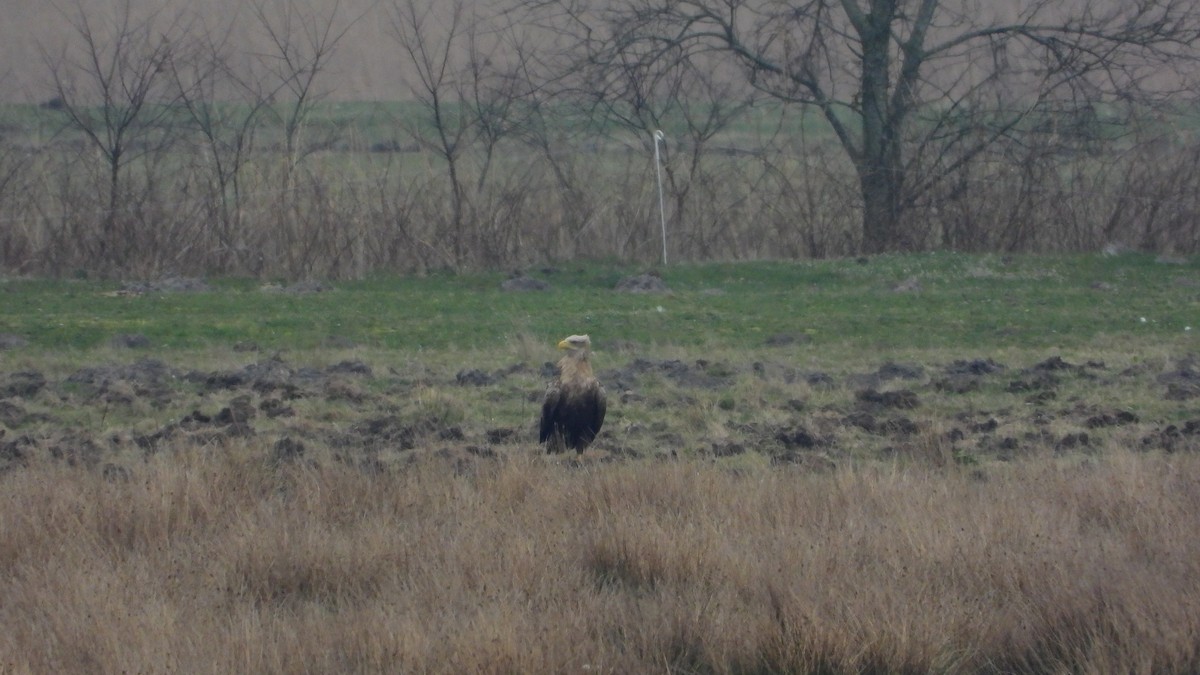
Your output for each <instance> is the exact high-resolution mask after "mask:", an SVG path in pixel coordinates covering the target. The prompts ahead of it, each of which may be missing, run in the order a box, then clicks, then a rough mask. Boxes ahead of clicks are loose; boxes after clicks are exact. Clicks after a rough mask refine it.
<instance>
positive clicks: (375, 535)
mask: <svg viewBox="0 0 1200 675" xmlns="http://www.w3.org/2000/svg"><path fill="white" fill-rule="evenodd" d="M268 454H269V448H267V447H264V445H263V444H262V443H260V442H258V441H254V440H249V441H247V440H235V441H230V442H226V443H222V444H220V445H217V446H213V447H207V448H196V449H190V450H182V451H179V452H175V453H170V454H164V455H159V456H157V457H153V458H151V459H149V460H148V461H147V462H146V463H145V465H144V466H143V467H141V468H139V469H138V470H136V471H134V472H131V473H129V474H110V475H105V474H103V473H101V472H98V471H95V472H93V471H86V470H81V469H78V468H71V467H68V466H64V465H61V464H44V465H38V466H35V467H30V468H28V469H26V470H22V471H18V472H10V473H7V474H5V475H4V476H3V477H2V478H0V488H2V490H0V494H2V495H3V497H2V499H3V500H4V504H3V508H2V509H0V531H3V532H4V538H3V542H2V544H0V566H2V569H3V575H2V576H0V597H3V598H4V599H5V601H4V603H3V605H0V627H2V628H3V630H2V631H0V669H2V670H3V671H4V672H11V673H47V672H56V673H102V672H103V673H116V672H126V673H136V672H187V673H192V672H195V673H201V672H205V673H231V672H256V673H305V672H307V673H330V672H444V673H463V672H478V673H534V672H542V673H559V672H563V673H565V672H604V673H652V672H672V673H750V672H762V673H767V672H847V673H850V672H879V673H883V672H889V673H896V672H911V673H917V672H995V673H1009V672H1031V673H1032V672H1036V673H1055V672H1131V673H1133V672H1137V673H1151V672H1153V673H1187V672H1196V670H1197V669H1198V668H1200V653H1198V652H1197V646H1198V645H1200V618H1198V617H1200V611H1198V609H1200V540H1198V539H1197V538H1196V537H1195V536H1194V533H1195V532H1196V531H1197V528H1198V527H1200V458H1198V457H1197V456H1196V455H1194V454H1188V455H1181V456H1178V455H1177V456H1165V455H1159V454H1149V455H1135V454H1130V453H1125V452H1113V453H1107V454H1105V455H1104V457H1103V458H1101V459H1098V460H1094V461H1088V462H1084V463H1078V462H1067V463H1061V462H1058V461H1055V460H1053V459H1046V460H1037V461H1029V462H1023V463H1019V464H1016V465H1012V466H1006V467H1004V468H1002V469H1000V470H996V471H989V472H987V473H986V474H981V473H979V472H973V471H970V470H966V469H957V468H951V469H929V468H908V469H900V468H887V467H878V466H876V467H871V468H859V469H850V470H845V471H838V472H836V473H834V474H831V475H826V474H813V473H809V472H806V471H803V470H800V469H762V470H748V471H734V470H730V469H729V468H728V467H722V466H720V465H716V464H713V463H711V462H703V461H662V462H639V463H616V464H604V463H593V462H588V461H585V462H583V463H575V462H561V461H553V460H549V461H548V460H544V459H541V458H534V457H531V456H529V455H527V454H522V453H517V454H513V455H505V456H503V457H502V458H501V459H499V460H498V461H487V462H476V463H471V464H469V465H461V464H460V465H459V466H458V470H457V471H456V470H454V469H453V467H452V465H451V464H450V463H449V462H445V461H441V460H438V459H430V460H428V461H422V462H418V463H415V464H413V465H411V466H410V467H409V468H408V469H406V470H404V471H395V472H391V471H388V472H383V473H374V472H367V471H363V470H361V469H360V468H355V467H350V466H346V465H344V464H337V463H333V464H319V463H312V464H305V463H289V464H283V465H275V464H272V463H269V462H266V461H264V459H263V458H264V456H266V455H268Z"/></svg>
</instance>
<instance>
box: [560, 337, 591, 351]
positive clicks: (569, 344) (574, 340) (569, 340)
mask: <svg viewBox="0 0 1200 675" xmlns="http://www.w3.org/2000/svg"><path fill="white" fill-rule="evenodd" d="M558 348H559V349H564V350H566V351H568V352H570V353H576V352H588V351H590V350H591V348H592V339H591V338H590V337H588V336H586V335H572V336H570V337H565V338H563V339H562V340H561V341H560V342H559V343H558Z"/></svg>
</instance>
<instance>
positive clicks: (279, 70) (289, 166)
mask: <svg viewBox="0 0 1200 675" xmlns="http://www.w3.org/2000/svg"><path fill="white" fill-rule="evenodd" d="M251 6H252V11H253V14H254V17H255V19H256V24H257V27H258V28H259V29H260V30H261V31H262V34H263V36H264V37H265V38H266V41H267V43H268V44H269V49H268V50H267V52H266V53H263V54H259V55H257V58H258V60H259V62H260V63H261V64H262V65H263V68H264V70H265V71H266V72H267V75H266V76H265V78H266V79H265V80H263V81H266V82H268V85H267V90H268V91H269V92H270V94H269V95H268V96H267V101H266V102H267V105H266V106H265V107H264V108H263V110H262V111H263V114H268V115H272V116H274V117H275V118H276V119H277V122H278V123H279V124H280V126H281V127H282V129H283V137H284V152H285V162H284V167H283V190H282V192H281V203H280V205H279V209H278V214H277V215H278V219H279V220H278V230H277V237H276V238H277V243H279V244H281V245H283V246H284V247H285V251H284V254H285V256H286V257H287V258H288V263H287V268H288V270H289V272H290V273H291V274H293V275H307V273H308V272H307V270H306V269H302V268H306V267H307V266H308V265H309V264H310V262H311V257H312V256H311V254H312V252H313V251H314V250H315V249H316V245H315V242H314V241H313V238H314V237H317V236H320V232H319V231H318V229H317V228H308V231H307V232H299V231H298V230H299V223H300V221H301V220H302V214H301V213H300V211H299V207H298V203H297V201H296V190H297V185H298V183H297V176H296V172H297V169H298V167H299V166H300V162H301V160H302V159H303V158H304V157H305V156H307V155H308V154H309V153H310V152H312V151H313V150H314V149H316V148H318V147H321V146H320V145H317V144H305V143H303V132H304V129H305V125H306V124H307V123H308V120H309V117H310V116H311V114H312V111H313V109H314V107H315V106H316V105H317V104H318V103H319V102H320V101H321V100H322V99H323V98H324V97H325V95H326V93H327V91H326V90H325V89H323V88H322V87H321V86H319V79H320V78H319V76H320V75H321V74H322V73H323V72H324V71H325V70H326V68H327V67H328V65H329V60H330V59H331V58H332V56H333V54H334V51H335V50H336V48H337V45H338V43H339V42H341V40H342V39H343V38H344V37H345V36H346V33H347V31H349V30H350V28H351V27H352V26H353V25H354V24H355V23H357V22H358V21H359V20H360V19H361V18H362V16H363V15H362V14H360V15H358V16H353V17H348V18H347V17H345V16H344V13H343V11H342V3H341V0H334V1H333V2H332V3H324V4H320V5H319V6H317V5H315V4H314V3H311V2H305V3H297V2H294V1H292V0H252V3H251Z"/></svg>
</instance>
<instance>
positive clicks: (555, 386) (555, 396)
mask: <svg viewBox="0 0 1200 675" xmlns="http://www.w3.org/2000/svg"><path fill="white" fill-rule="evenodd" d="M561 398H562V387H561V385H560V383H559V382H557V381H555V382H552V383H551V384H550V386H549V387H547V388H546V399H545V400H544V401H543V402H542V420H541V424H539V425H538V443H545V442H546V441H548V440H550V438H551V437H552V436H554V432H555V429H554V427H555V421H556V419H557V418H558V404H559V400H560V399H561Z"/></svg>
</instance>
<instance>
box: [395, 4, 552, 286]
mask: <svg viewBox="0 0 1200 675" xmlns="http://www.w3.org/2000/svg"><path fill="white" fill-rule="evenodd" d="M391 15H392V30H393V35H394V36H395V38H396V41H397V43H398V44H399V46H400V48H401V50H402V52H403V55H404V60H405V62H406V64H405V65H406V69H407V70H408V72H411V73H412V79H411V80H410V82H409V89H410V91H411V93H412V95H413V98H414V99H415V100H416V102H417V104H418V105H419V106H420V109H421V111H422V113H423V114H422V115H420V116H419V117H416V118H413V119H409V120H405V121H404V124H405V126H406V127H407V130H408V132H409V134H410V135H411V136H412V137H413V138H414V139H415V140H416V141H417V142H418V143H419V144H420V146H421V147H422V148H423V149H425V150H428V151H430V152H432V153H433V154H434V155H435V156H436V157H437V158H438V160H439V161H440V162H441V163H442V164H443V165H444V167H445V171H446V178H447V181H448V183H449V189H450V210H451V212H450V223H449V225H450V240H451V241H450V250H449V251H448V252H446V253H444V254H443V255H445V256H446V257H447V258H448V262H449V263H450V264H452V265H455V266H458V265H462V264H464V263H466V262H467V256H468V254H469V253H470V251H471V249H472V248H474V247H473V246H472V244H473V243H480V244H483V245H482V246H481V247H480V249H481V250H480V252H481V253H483V254H484V255H483V257H484V258H494V257H495V256H494V255H493V254H494V253H498V252H497V251H495V250H494V249H493V248H492V247H490V246H489V245H488V244H487V243H485V242H479V241H473V240H477V239H479V238H480V237H483V236H485V235H486V234H488V233H484V232H482V231H481V230H480V225H481V220H480V219H478V218H476V217H475V214H473V213H471V207H472V202H473V200H472V197H473V196H479V195H480V194H482V193H483V192H484V189H485V187H486V186H487V185H488V182H489V179H490V178H491V174H492V170H493V168H494V160H495V158H496V152H497V149H498V148H499V146H500V144H501V143H502V142H503V141H505V140H506V139H507V138H509V137H510V136H512V135H514V133H515V132H516V129H517V127H519V126H521V125H522V124H523V120H524V119H525V118H526V117H527V116H528V114H529V112H528V108H529V107H528V105H527V102H526V96H527V95H528V92H527V85H526V80H524V79H523V78H521V77H519V76H518V73H519V72H520V70H521V68H520V63H519V61H514V63H512V64H509V63H507V62H506V61H505V60H506V59H509V58H511V57H509V56H507V55H503V54H501V52H502V51H503V50H502V45H503V35H502V33H501V32H500V31H497V30H496V29H494V28H493V27H491V26H489V24H488V20H487V16H486V15H484V14H482V13H480V12H478V11H476V10H475V9H473V8H471V7H469V6H468V3H467V2H465V0H453V1H452V2H434V1H432V0H396V2H395V3H394V4H393V6H392V12H391ZM472 172H473V174H474V176H473V178H474V180H470V178H471V177H470V176H468V175H467V174H469V173H472ZM486 220H488V221H489V222H491V219H486ZM492 234H494V232H493V233H492ZM493 239H494V237H493ZM491 243H492V244H494V243H495V242H494V241H493V242H491Z"/></svg>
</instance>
